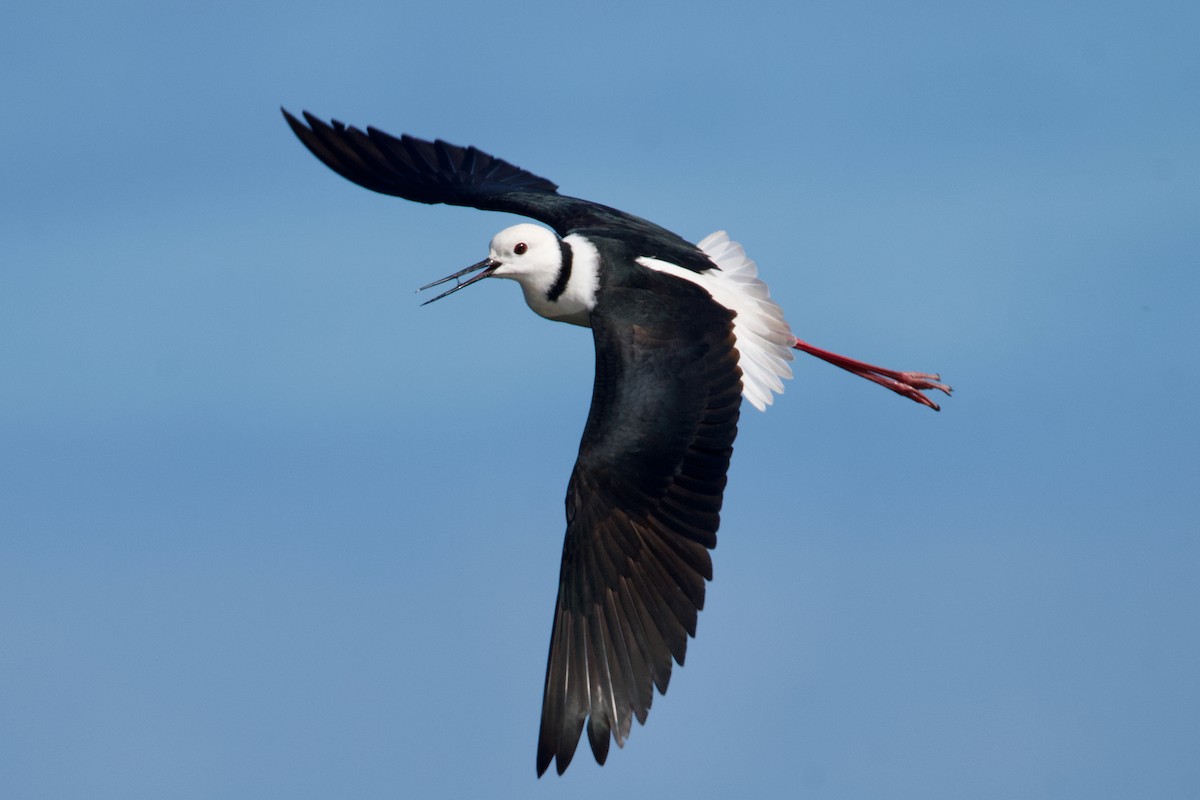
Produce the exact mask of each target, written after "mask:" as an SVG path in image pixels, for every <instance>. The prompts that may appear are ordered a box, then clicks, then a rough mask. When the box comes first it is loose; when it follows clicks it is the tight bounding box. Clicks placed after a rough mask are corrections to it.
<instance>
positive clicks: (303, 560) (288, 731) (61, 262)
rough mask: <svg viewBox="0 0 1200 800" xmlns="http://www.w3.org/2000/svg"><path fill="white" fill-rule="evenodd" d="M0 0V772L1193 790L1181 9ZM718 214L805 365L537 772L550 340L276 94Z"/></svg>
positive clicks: (784, 790)
mask: <svg viewBox="0 0 1200 800" xmlns="http://www.w3.org/2000/svg"><path fill="white" fill-rule="evenodd" d="M648 5H650V6H653V4H646V3H640V2H639V3H633V2H615V3H609V4H599V5H594V6H589V7H588V8H585V9H575V8H573V7H572V6H570V5H564V4H561V3H548V2H547V3H529V2H517V3H510V4H504V5H503V6H501V5H498V4H495V3H459V4H456V3H437V4H434V3H428V4H423V5H421V6H415V5H413V4H407V3H397V2H388V3H369V4H356V5H353V6H348V7H344V8H341V7H339V8H338V9H337V10H334V9H333V7H332V6H329V5H328V4H309V3H304V2H301V3H286V4H285V3H278V2H276V3H260V4H242V3H236V4H235V3H224V2H217V3H209V4H203V5H189V6H182V5H180V6H173V5H172V4H154V3H137V2H124V3H110V4H99V5H97V4H83V3H62V4H55V3H32V2H25V1H24V0H17V2H16V3H15V4H14V3H10V4H9V6H7V7H6V10H5V14H4V17H5V22H4V25H3V26H0V75H3V76H4V77H3V78H0V81H3V96H4V115H3V117H2V118H0V142H2V144H3V150H4V153H5V154H6V157H5V158H4V159H3V161H2V162H0V187H2V189H0V231H2V234H0V642H2V643H3V644H2V646H0V719H3V720H4V722H3V724H2V725H0V786H2V787H3V794H4V795H5V796H6V797H13V798H35V797H36V798H76V797H89V798H141V797H146V798H151V797H154V798H158V797H173V798H212V797H228V798H240V797H245V798H274V797H280V798H284V797H286V798H308V797H313V798H317V797H332V796H345V797H363V798H374V797H441V796H446V797H497V798H507V797H522V798H524V797H534V796H545V797H551V796H553V797H571V798H589V797H601V796H604V797H612V796H643V795H645V796H650V795H656V794H657V795H660V796H661V795H663V794H664V793H669V796H686V797H691V798H696V799H697V800H699V799H700V798H710V797H712V798H716V797H731V796H745V797H755V796H762V797H805V798H861V797H888V798H910V797H911V798H922V799H923V800H929V799H930V798H943V797H944V798H964V797H970V798H1010V797H1024V798H1039V797H1044V798H1055V799H1056V800H1061V799H1062V798H1127V797H1135V796H1136V797H1155V798H1183V797H1196V796H1197V795H1200V763H1198V762H1197V759H1196V754H1197V753H1198V752H1200V723H1198V722H1197V720H1198V719H1200V678H1198V677H1197V676H1200V643H1198V640H1197V637H1196V630H1197V623H1198V621H1200V588H1198V585H1200V582H1198V581H1197V571H1198V569H1200V543H1198V537H1197V533H1198V531H1197V527H1198V526H1197V517H1198V516H1200V491H1198V489H1197V485H1198V482H1197V478H1198V476H1200V456H1198V455H1197V443H1198V442H1200V425H1198V424H1197V421H1196V414H1195V410H1194V406H1195V397H1196V395H1197V392H1198V390H1200V386H1198V385H1197V370H1196V367H1197V357H1196V345H1197V343H1198V342H1200V314H1197V307H1198V304H1200V278H1198V277H1197V275H1198V269H1197V267H1198V266H1200V264H1198V258H1200V257H1198V255H1197V254H1198V253H1200V105H1198V104H1197V103H1196V97H1197V94H1198V90H1200V54H1198V51H1197V48H1196V46H1195V32H1196V30H1197V29H1198V26H1200V12H1197V11H1196V10H1195V9H1194V8H1193V7H1192V6H1190V5H1189V4H1186V3H1154V2H1139V3H1051V4H1044V3H1001V4H997V3H988V4H978V3H917V4H904V6H903V8H899V7H897V8H895V9H892V8H890V7H883V8H881V7H880V5H879V4H865V3H853V2H851V3H846V2H839V3H817V4H814V3H798V4H790V5H789V4H783V3H770V4H767V3H740V4H734V5H719V4H713V3H696V4H688V5H687V6H686V7H685V6H684V5H683V4H677V5H676V6H672V7H663V8H657V7H647V6H648ZM280 105H285V106H287V107H288V108H290V109H293V110H295V111H299V110H300V109H309V110H311V111H313V112H314V113H317V114H319V115H323V116H326V117H330V116H332V117H337V118H339V119H343V120H345V121H347V122H350V123H354V124H358V125H367V124H373V125H377V126H379V127H382V128H384V129H385V130H389V131H392V132H394V133H401V132H410V133H413V134H416V135H420V136H425V137H442V138H445V139H448V140H450V141H453V142H457V143H461V144H474V145H477V146H479V147H481V148H483V149H485V150H487V151H489V152H492V153H495V154H497V155H499V156H501V157H503V158H506V159H508V160H511V161H513V162H514V163H516V164H519V165H521V166H524V167H526V168H528V169H530V170H532V171H534V172H536V173H538V174H541V175H545V176H547V177H549V178H550V179H552V180H554V181H556V182H557V183H559V184H560V185H561V186H562V188H563V191H564V192H566V193H568V194H574V195H579V196H583V197H587V198H590V199H594V200H597V201H600V202H604V203H607V204H610V205H615V206H618V207H621V208H624V209H627V210H629V211H631V212H634V213H637V214H640V215H642V216H645V217H648V218H651V219H653V220H655V221H657V222H660V223H661V224H663V225H665V226H667V227H669V228H672V229H674V230H676V231H678V232H679V233H681V234H683V235H684V236H687V237H689V238H691V239H693V240H698V239H700V238H701V237H703V236H704V235H705V234H707V233H709V232H710V231H712V230H715V229H719V228H723V229H726V230H728V231H729V232H730V234H731V235H732V236H733V238H735V239H737V240H738V241H741V242H743V243H744V244H745V245H746V247H747V250H748V251H749V253H750V254H751V256H752V257H754V258H755V259H756V260H757V261H758V263H759V266H760V270H761V272H762V274H763V276H764V278H765V279H766V280H767V281H768V283H769V284H770V285H771V287H772V290H773V293H774V296H775V297H776V298H777V299H778V300H779V301H780V302H781V303H782V304H783V305H784V307H785V308H786V309H787V310H788V316H789V319H790V321H791V323H792V325H793V327H794V328H795V329H796V331H797V333H798V334H799V335H801V336H803V337H804V338H806V339H808V340H810V341H812V342H814V343H816V344H820V345H823V346H826V347H830V348H833V349H836V350H839V351H842V352H845V353H847V354H850V355H854V356H859V357H862V358H866V359H869V360H873V361H876V362H877V363H883V364H886V365H889V366H895V367H901V368H907V369H923V370H925V369H927V370H940V371H941V372H942V373H943V375H944V376H945V377H946V378H947V379H948V380H949V381H950V382H951V383H953V384H954V385H955V387H956V389H957V393H956V396H955V397H954V398H953V399H952V400H949V401H947V402H946V403H945V404H944V406H945V410H944V411H943V412H942V413H941V414H933V413H931V412H929V411H927V410H925V409H922V408H919V407H917V406H915V405H913V404H911V403H908V402H905V401H903V400H901V399H899V398H896V397H894V396H892V395H890V394H889V393H887V392H884V391H882V390H880V389H877V388H875V387H873V386H871V385H870V384H867V383H866V382H864V381H861V380H859V379H857V378H854V377H851V376H849V375H847V374H845V373H841V372H839V371H838V370H835V369H834V368H832V367H828V366H826V365H824V364H821V363H818V362H815V361H811V360H809V361H806V362H801V363H799V364H798V367H797V378H796V380H795V381H793V382H792V383H791V384H790V385H789V387H788V391H787V393H786V394H785V395H784V397H782V398H781V399H780V401H779V402H778V403H777V404H776V405H775V406H774V407H773V408H771V409H770V410H769V412H768V413H766V414H758V413H757V412H754V411H753V410H752V409H750V408H749V407H747V408H746V409H745V411H744V416H743V422H742V425H741V435H740V437H739V440H738V445H737V449H736V453H735V456H734V462H733V467H732V470H731V474H730V483H729V490H728V492H727V495H726V505H725V511H724V513H723V524H722V529H721V534H720V545H719V547H718V548H717V550H716V553H715V562H716V579H715V582H714V583H713V584H712V585H711V587H710V591H709V596H708V606H707V608H706V609H705V611H704V612H703V614H702V615H701V618H700V624H699V634H698V638H697V639H696V640H695V641H694V642H693V643H692V645H691V647H690V649H689V653H688V662H687V666H686V668H684V669H677V670H676V674H675V676H674V678H673V680H672V683H671V689H670V692H669V694H668V695H667V696H666V697H665V698H656V701H655V704H654V708H653V710H652V712H651V714H650V718H649V721H648V724H647V725H646V726H645V727H644V728H642V727H638V728H636V729H635V730H634V732H633V735H632V737H631V739H630V741H629V743H628V744H627V746H626V747H625V748H624V750H622V751H616V750H615V749H614V752H613V753H612V754H611V755H610V759H609V763H608V765H607V766H605V767H604V768H602V769H601V768H597V767H596V766H595V764H594V763H592V762H591V760H590V756H589V755H588V754H587V753H586V752H581V754H580V755H579V757H578V758H577V759H576V762H575V763H574V764H573V765H572V767H571V769H570V770H569V771H568V773H567V775H566V776H565V777H563V778H558V777H549V778H546V779H543V780H541V781H537V780H535V778H534V745H535V742H536V734H537V721H538V711H539V705H540V701H541V683H542V679H543V670H544V668H545V652H546V646H547V643H548V638H549V631H550V622H551V611H552V606H553V600H554V592H555V583H556V579H557V571H558V557H559V551H560V547H561V537H562V532H563V520H562V496H563V492H564V490H565V487H566V481H567V477H568V475H569V471H570V467H571V463H572V461H573V458H574V453H575V449H576V447H577V443H578V437H579V433H580V431H581V429H582V425H583V420H584V418H585V415H586V410H587V402H588V399H589V397H590V390H591V379H592V355H591V341H590V337H589V335H588V333H587V332H586V331H584V330H581V329H575V328H570V327H568V326H562V325H552V324H550V323H547V322H546V321H544V320H541V319H539V318H537V317H535V316H534V315H533V314H531V313H530V312H529V311H528V310H527V309H526V308H525V307H524V304H523V303H522V302H521V300H520V294H519V292H518V291H517V288H516V287H515V286H513V285H511V284H509V283H507V282H499V281H496V282H488V283H486V284H485V285H481V286H478V287H474V288H472V289H471V290H470V291H466V292H463V293H461V294H458V295H456V296H455V297H454V298H452V299H448V300H446V301H443V302H441V303H438V304H437V305H434V306H431V307H428V308H419V307H418V299H417V298H416V297H415V296H414V295H413V290H414V289H415V288H416V287H417V286H420V285H422V284H424V283H426V282H428V281H429V280H432V279H434V278H438V277H441V276H442V275H445V274H447V273H449V272H451V271H453V270H455V269H458V268H460V267H462V266H465V265H467V264H469V263H472V262H474V261H477V260H478V259H479V258H481V257H482V256H483V254H484V253H485V248H486V245H487V241H488V239H489V238H490V237H491V235H492V234H493V233H495V232H496V231H498V230H499V229H501V228H503V227H505V226H506V225H508V224H511V223H512V222H513V221H514V218H511V217H505V216H503V215H498V214H487V213H483V212H476V211H473V210H468V209H451V208H446V207H426V206H419V205H415V204H409V203H405V202H402V201H398V200H394V199H390V198H385V197H382V196H379V195H373V194H371V193H369V192H366V191H364V190H361V189H359V188H358V187H355V186H353V185H351V184H349V183H347V182H346V181H343V180H342V179H340V178H338V177H337V176H335V175H334V174H333V173H332V172H330V171H329V170H327V169H325V168H324V167H322V166H321V165H320V164H319V163H317V162H316V160H315V159H313V158H312V157H311V156H310V155H309V154H308V153H307V152H305V151H304V149H303V148H302V147H301V146H300V145H299V144H298V143H297V142H296V141H295V140H294V139H293V137H292V135H291V133H290V132H289V131H288V130H287V128H286V126H285V125H284V123H283V120H282V119H281V117H280V115H279V111H278V109H279V106H280Z"/></svg>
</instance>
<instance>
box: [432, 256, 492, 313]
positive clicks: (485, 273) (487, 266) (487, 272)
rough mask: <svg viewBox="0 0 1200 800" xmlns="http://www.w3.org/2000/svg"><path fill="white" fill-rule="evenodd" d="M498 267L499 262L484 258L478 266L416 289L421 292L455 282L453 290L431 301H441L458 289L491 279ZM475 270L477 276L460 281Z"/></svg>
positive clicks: (472, 266)
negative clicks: (447, 282) (478, 271)
mask: <svg viewBox="0 0 1200 800" xmlns="http://www.w3.org/2000/svg"><path fill="white" fill-rule="evenodd" d="M499 267H500V262H499V261H497V260H495V259H494V258H485V259H484V260H483V261H480V262H479V263H478V264H472V265H471V266H469V267H467V268H466V269H460V270H459V271H458V272H456V273H454V274H453V275H447V276H446V277H444V278H442V279H441V280H437V281H434V282H433V283H427V284H425V285H424V286H422V287H421V288H420V289H417V291H418V292H423V291H425V290H426V289H431V288H433V287H434V286H439V285H441V284H443V283H445V282H446V281H457V283H455V284H454V288H453V289H450V290H448V291H445V292H442V293H441V294H439V295H438V296H437V297H435V298H433V300H441V299H442V298H443V297H445V296H446V295H450V294H454V293H455V292H457V291H458V290H459V289H463V288H465V287H467V286H470V285H471V284H472V283H475V282H476V281H481V280H483V279H484V278H489V277H491V275H492V273H493V272H495V271H496V270H497V269H499ZM476 270H481V271H480V273H479V274H478V275H472V276H471V277H470V278H467V279H466V280H465V281H464V280H462V276H463V275H467V274H470V273H472V272H475V271H476ZM433 300H426V301H425V302H424V303H421V305H423V306H427V305H429V304H430V303H432V302H433Z"/></svg>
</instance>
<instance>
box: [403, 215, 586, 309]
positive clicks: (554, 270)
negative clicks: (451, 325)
mask: <svg viewBox="0 0 1200 800" xmlns="http://www.w3.org/2000/svg"><path fill="white" fill-rule="evenodd" d="M562 261H563V253H562V244H561V240H560V239H559V238H558V236H557V235H556V234H555V233H554V231H551V230H547V229H546V228H543V227H541V226H540V225H533V224H532V223H528V222H523V223H521V224H520V225H513V226H512V227H511V228H505V229H504V230H502V231H500V232H499V233H497V234H496V235H495V236H493V237H492V243H491V247H490V248H489V254H488V257H487V258H485V259H484V260H483V261H480V262H479V263H477V264H472V265H471V266H469V267H467V268H466V269H463V270H459V271H458V272H456V273H454V274H453V275H447V276H446V277H444V278H442V279H441V280H437V281H434V282H433V283H430V284H427V285H425V286H422V287H421V289H422V290H424V289H429V288H432V287H434V286H439V285H441V284H443V283H446V282H447V281H456V283H455V285H454V288H452V289H450V290H449V291H445V292H442V293H441V294H439V295H438V296H437V297H435V298H433V300H427V301H425V303H423V304H422V305H428V304H429V303H432V302H433V301H434V300H441V299H442V298H443V297H445V296H447V295H451V294H454V293H455V292H457V291H458V290H459V289H462V288H463V287H466V286H470V285H471V284H472V283H475V282H476V281H481V280H483V279H484V278H493V277H495V278H511V279H512V280H515V281H518V282H520V284H521V286H522V287H523V288H524V289H525V291H526V293H528V292H530V291H534V292H542V293H544V292H545V291H546V290H547V289H549V288H550V286H551V285H552V284H553V283H554V281H555V280H556V279H557V277H558V273H559V269H560V268H561V267H562ZM471 273H475V274H474V275H471ZM464 275H471V277H470V278H467V279H466V280H463V279H462V277H463V276H464Z"/></svg>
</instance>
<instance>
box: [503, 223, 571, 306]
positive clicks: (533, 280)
mask: <svg viewBox="0 0 1200 800" xmlns="http://www.w3.org/2000/svg"><path fill="white" fill-rule="evenodd" d="M490 260H491V261H492V262H494V263H495V264H496V265H497V266H496V268H495V269H494V270H492V275H494V276H495V277H497V278H512V279H513V280H515V281H519V282H520V283H521V286H523V287H525V290H526V291H527V292H528V291H540V292H541V293H542V294H545V293H546V292H547V291H549V289H550V287H551V286H553V285H554V281H555V280H556V279H557V278H558V272H559V270H560V269H561V268H562V260H563V254H562V244H561V242H560V240H559V238H558V236H556V235H555V233H554V231H549V230H546V229H545V228H543V227H542V226H540V225H534V224H532V223H529V222H522V223H521V224H520V225H513V226H512V227H511V228H505V229H504V230H502V231H500V232H499V233H497V234H496V235H495V236H493V237H492V244H491V253H490Z"/></svg>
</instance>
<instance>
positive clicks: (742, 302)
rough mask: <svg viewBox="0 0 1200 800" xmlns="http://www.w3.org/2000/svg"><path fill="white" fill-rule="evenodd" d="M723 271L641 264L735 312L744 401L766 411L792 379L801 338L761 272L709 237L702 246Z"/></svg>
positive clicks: (728, 243) (723, 241)
mask: <svg viewBox="0 0 1200 800" xmlns="http://www.w3.org/2000/svg"><path fill="white" fill-rule="evenodd" d="M697 247H699V248H700V249H701V250H702V251H703V252H704V254H705V255H706V256H708V257H709V259H710V260H711V261H712V262H713V263H714V264H716V265H717V267H719V269H710V270H708V271H707V272H693V271H692V270H690V269H685V268H683V267H679V266H676V265H675V264H670V263H667V262H666V261H659V260H658V259H654V258H644V257H643V258H639V259H638V263H639V264H641V265H642V266H644V267H648V268H650V269H654V270H658V271H659V272H665V273H667V274H668V275H674V276H676V277H678V278H683V279H684V280H688V281H691V282H692V283H694V284H697V285H698V286H700V287H702V288H703V289H704V290H705V291H707V292H708V293H709V294H710V295H712V298H713V299H714V300H716V301H717V302H718V303H720V304H721V305H723V306H725V307H726V308H728V309H730V310H731V311H734V312H735V313H736V314H737V316H736V317H734V319H733V336H734V341H735V344H736V346H737V350H738V366H739V367H741V368H742V396H743V397H745V398H746V399H747V400H749V401H750V404H751V405H753V406H754V407H755V408H757V409H758V410H759V411H766V410H767V406H769V405H771V402H772V401H773V400H774V399H775V395H774V394H773V393H776V392H777V393H782V392H783V381H782V380H781V379H782V378H791V377H792V368H791V365H790V364H789V363H788V362H790V361H791V360H792V346H793V345H794V344H795V343H796V337H795V335H793V334H792V330H791V328H789V327H788V324H787V321H786V320H784V318H783V309H782V308H780V307H779V304H778V303H776V302H775V301H774V300H772V299H771V291H770V289H768V288H767V285H766V284H765V283H763V282H762V281H761V280H759V278H758V266H757V265H756V264H755V263H754V261H752V260H751V259H750V258H748V257H747V256H746V251H745V250H743V249H742V246H741V245H740V244H738V243H737V242H735V241H732V240H730V238H729V236H728V234H726V233H725V231H717V232H716V233H711V234H709V235H708V236H706V237H704V240H703V241H701V242H700V244H699V245H697Z"/></svg>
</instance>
